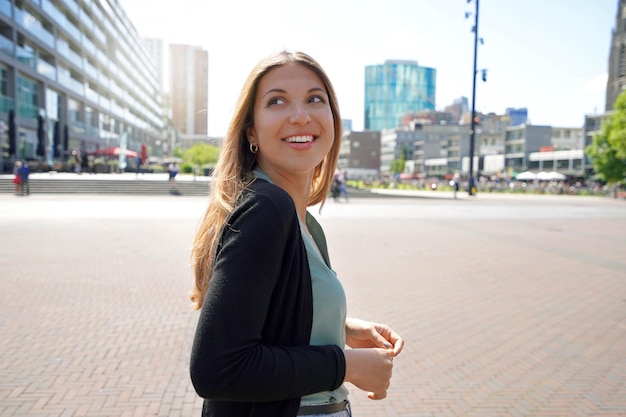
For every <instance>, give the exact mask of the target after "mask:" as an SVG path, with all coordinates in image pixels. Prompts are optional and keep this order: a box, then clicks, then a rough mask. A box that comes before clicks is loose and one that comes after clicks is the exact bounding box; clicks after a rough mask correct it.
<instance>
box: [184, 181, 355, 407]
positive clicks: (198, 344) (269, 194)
mask: <svg viewBox="0 0 626 417" xmlns="http://www.w3.org/2000/svg"><path fill="white" fill-rule="evenodd" d="M307 223H313V224H312V225H311V226H312V231H313V230H315V231H317V232H318V233H322V234H321V236H320V235H318V241H320V240H324V237H323V232H322V231H321V227H320V226H319V224H318V223H317V222H316V221H315V219H314V218H313V216H310V215H308V218H307ZM320 246H322V247H324V249H325V241H323V242H320ZM312 321H313V296H312V287H311V274H310V271H309V265H308V260H307V255H306V249H305V246H304V241H303V240H302V236H301V234H300V225H299V222H298V216H297V215H296V209H295V205H294V203H293V200H292V199H291V197H290V196H289V195H288V194H287V193H286V192H285V191H284V190H282V189H281V188H279V187H277V186H275V185H273V184H270V183H268V182H267V181H264V180H261V179H257V180H255V181H254V182H253V183H252V184H251V185H250V186H249V187H248V189H247V190H246V191H245V192H244V193H243V195H242V198H241V199H240V201H239V202H238V204H237V207H236V208H235V210H234V212H233V213H232V214H231V215H230V216H229V218H228V220H227V226H226V227H225V228H224V230H223V233H222V235H221V238H220V242H219V246H218V249H217V252H216V256H215V261H214V265H213V273H212V277H211V281H210V284H209V289H208V291H207V295H206V298H205V300H204V304H203V306H202V309H201V311H200V317H199V320H198V327H197V329H196V335H195V339H194V342H193V347H192V352H191V362H190V371H191V380H192V382H193V385H194V388H195V390H196V392H197V393H198V394H199V395H200V396H201V397H203V398H205V401H204V406H203V410H202V415H203V416H205V417H206V416H212V417H213V416H219V417H224V416H227V417H239V416H263V417H265V416H285V417H293V416H296V414H297V412H298V408H299V403H300V397H302V396H304V395H308V394H313V393H316V392H320V391H326V390H334V389H337V388H338V387H339V386H340V385H341V384H342V382H343V379H344V376H345V369H346V368H345V358H344V355H343V350H342V349H341V348H340V347H339V346H334V345H331V346H309V340H310V336H311V325H312Z"/></svg>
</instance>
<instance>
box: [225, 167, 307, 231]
mask: <svg viewBox="0 0 626 417" xmlns="http://www.w3.org/2000/svg"><path fill="white" fill-rule="evenodd" d="M239 222H245V223H249V222H251V223H254V224H257V225H261V224H262V225H263V226H262V228H265V226H270V225H273V226H274V227H276V226H278V225H282V227H281V229H283V231H284V230H285V229H289V228H291V226H292V225H293V224H294V223H295V224H297V214H296V206H295V204H294V202H293V199H292V198H291V196H290V195H289V194H288V193H287V192H286V191H285V190H283V189H282V188H280V187H278V186H276V185H274V184H271V183H269V182H267V181H265V180H262V179H256V180H254V181H253V182H251V183H250V184H249V185H248V186H247V187H246V189H245V190H244V192H243V193H242V195H241V197H240V198H239V201H238V202H237V205H236V207H235V210H234V211H233V213H232V214H231V216H230V219H229V221H228V223H229V224H230V225H235V224H236V223H239Z"/></svg>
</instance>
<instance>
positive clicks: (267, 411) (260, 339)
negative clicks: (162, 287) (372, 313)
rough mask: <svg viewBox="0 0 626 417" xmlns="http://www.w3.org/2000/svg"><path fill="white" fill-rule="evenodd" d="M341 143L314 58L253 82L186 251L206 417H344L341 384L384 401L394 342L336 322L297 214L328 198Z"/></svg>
mask: <svg viewBox="0 0 626 417" xmlns="http://www.w3.org/2000/svg"><path fill="white" fill-rule="evenodd" d="M341 135H342V129H341V117H340V114H339V108H338V104H337V99H336V96H335V93H334V90H333V87H332V85H331V82H330V80H329V79H328V77H327V75H326V73H325V72H324V70H323V69H322V68H321V67H320V66H319V64H318V63H317V62H316V61H315V60H313V58H311V57H309V56H308V55H306V54H304V53H301V52H286V51H284V52H279V53H276V54H273V55H271V56H269V57H267V58H265V59H264V60H262V61H261V62H259V63H258V64H257V66H256V67H255V68H254V69H253V70H252V72H251V73H250V75H249V76H248V79H247V80H246V82H245V84H244V88H243V89H242V91H241V94H240V96H239V101H238V103H237V105H236V108H235V111H234V116H233V118H232V120H231V122H230V126H229V128H228V131H227V134H226V137H225V138H224V142H223V148H222V152H221V153H220V157H219V160H218V162H217V166H216V168H215V170H214V172H213V174H212V181H211V193H210V194H211V197H212V198H211V200H210V201H209V203H208V207H207V209H206V211H205V214H204V216H203V219H202V221H201V223H200V225H199V228H198V231H197V234H196V237H195V241H194V246H193V250H192V263H193V268H194V274H195V287H194V289H193V291H192V294H191V300H192V302H193V306H194V307H195V308H196V309H200V316H199V319H198V326H197V329H196V334H195V338H194V341H193V346H192V352H191V358H190V372H191V379H192V382H193V385H194V387H195V390H196V392H197V393H198V394H199V395H200V396H201V397H203V398H204V399H205V400H204V406H203V411H202V415H203V416H205V417H206V416H229V417H239V416H279V417H281V416H284V417H287V416H288V417H293V416H297V415H309V416H311V415H318V416H331V415H332V416H336V417H349V416H351V411H350V405H349V402H348V388H347V387H346V386H345V384H344V383H346V382H350V383H352V384H353V385H354V386H356V387H358V388H359V389H361V390H364V391H366V392H368V396H369V398H371V399H383V398H385V396H386V395H387V389H388V387H389V384H390V378H391V372H392V368H393V359H394V357H395V356H397V355H398V354H399V353H400V351H401V350H402V347H403V345H404V341H403V339H402V337H400V336H399V335H398V334H397V333H396V332H394V331H393V330H392V329H391V328H390V327H389V326H387V325H384V324H378V323H371V322H366V321H362V320H357V319H350V318H346V311H347V307H346V298H345V293H344V290H343V287H342V286H341V283H340V281H339V280H338V278H337V275H336V273H335V271H333V269H332V268H331V263H330V260H329V254H328V250H327V245H326V239H325V236H324V231H323V230H322V228H321V226H320V224H319V223H318V222H317V221H316V219H315V218H314V217H313V216H312V215H311V214H310V213H309V212H308V210H307V207H309V206H313V205H317V204H321V206H323V204H324V202H325V200H326V197H327V196H328V194H329V191H330V187H331V183H332V181H333V173H334V171H335V166H336V163H337V157H338V154H339V148H340V145H341ZM346 345H347V346H349V347H350V348H348V349H347V348H346Z"/></svg>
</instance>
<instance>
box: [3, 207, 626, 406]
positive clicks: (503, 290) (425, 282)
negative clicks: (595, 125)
mask: <svg viewBox="0 0 626 417" xmlns="http://www.w3.org/2000/svg"><path fill="white" fill-rule="evenodd" d="M479 197H480V196H479ZM541 201H546V202H545V203H542V202H541ZM0 206H1V207H2V210H1V211H0V247H1V248H3V250H2V251H0V278H1V279H0V335H2V337H0V352H1V354H0V416H1V417H66V416H67V417H199V416H200V410H201V403H202V402H201V400H200V399H199V398H198V397H197V395H196V394H195V392H194V390H193V387H192V386H191V382H190V378H189V370H188V363H189V353H190V345H191V341H192V339H193V334H194V331H195V326H196V323H197V312H194V311H191V309H190V304H189V299H188V294H189V291H190V289H191V285H192V277H191V268H190V264H189V253H190V248H191V245H192V242H193V237H194V231H195V230H196V227H197V225H198V221H199V219H200V218H201V216H202V214H203V212H204V209H205V207H206V199H205V198H200V197H198V198H196V197H189V198H186V199H180V198H171V197H169V196H100V195H89V196H87V195H79V196H68V195H33V196H31V197H29V198H15V197H13V196H9V195H0ZM312 214H314V215H315V216H316V217H317V218H318V220H319V221H320V223H321V224H322V226H323V227H324V230H325V232H326V237H327V241H328V246H329V251H330V254H331V258H332V264H333V269H334V270H335V271H337V274H338V276H339V278H340V279H341V281H342V284H343V285H344V288H345V290H346V295H347V297H348V314H349V316H351V317H358V318H362V319H366V320H373V321H380V322H386V323H388V324H390V325H391V326H393V327H394V329H396V330H397V331H398V332H399V333H401V334H402V335H403V337H404V338H405V340H406V347H405V349H404V351H403V352H402V353H401V355H400V356H398V358H397V359H396V360H394V371H393V379H392V382H391V387H390V389H389V392H388V398H387V399H386V400H383V401H371V400H369V399H367V398H366V397H365V394H364V393H362V392H360V391H359V390H357V389H355V388H354V387H353V386H351V385H348V387H349V389H350V391H351V394H350V398H351V401H352V404H353V410H354V415H355V417H427V416H428V417H618V416H626V289H625V288H626V287H625V281H624V278H625V273H624V271H626V257H624V253H626V235H625V234H624V230H626V205H624V202H623V201H614V200H611V199H594V198H582V199H581V200H580V201H579V202H578V203H576V204H572V203H571V201H570V200H568V199H567V200H559V199H556V198H555V199H553V200H542V199H537V198H535V199H534V200H530V199H528V200H527V199H514V200H510V199H509V200H506V199H503V200H495V199H494V200H487V199H480V198H479V199H477V200H476V204H474V202H470V201H455V200H452V199H433V198H422V199H419V198H405V199H392V198H384V197H383V198H381V197H379V198H360V199H354V200H353V201H350V203H347V204H346V203H337V204H334V203H333V202H332V201H329V202H327V204H326V205H325V207H324V210H323V211H322V213H321V214H320V213H319V212H318V211H317V210H315V209H313V210H312ZM241 307H242V308H245V306H241Z"/></svg>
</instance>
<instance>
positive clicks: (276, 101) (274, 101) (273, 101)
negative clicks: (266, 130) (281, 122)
mask: <svg viewBox="0 0 626 417" xmlns="http://www.w3.org/2000/svg"><path fill="white" fill-rule="evenodd" d="M284 102H285V100H283V99H282V98H279V97H274V98H272V99H270V101H269V102H268V104H269V105H270V106H272V105H274V104H283V103H284Z"/></svg>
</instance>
